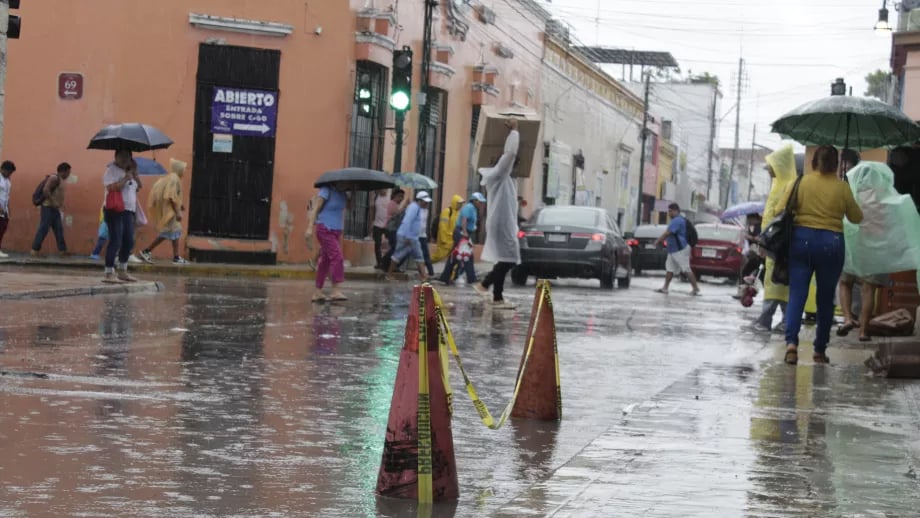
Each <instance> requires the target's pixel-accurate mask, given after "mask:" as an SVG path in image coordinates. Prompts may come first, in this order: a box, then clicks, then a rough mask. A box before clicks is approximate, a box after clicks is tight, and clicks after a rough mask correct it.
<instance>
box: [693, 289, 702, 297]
mask: <svg viewBox="0 0 920 518" xmlns="http://www.w3.org/2000/svg"><path fill="white" fill-rule="evenodd" d="M702 294H703V293H702V292H701V291H700V290H693V291H691V292H690V296H692V297H699V296H701V295H702Z"/></svg>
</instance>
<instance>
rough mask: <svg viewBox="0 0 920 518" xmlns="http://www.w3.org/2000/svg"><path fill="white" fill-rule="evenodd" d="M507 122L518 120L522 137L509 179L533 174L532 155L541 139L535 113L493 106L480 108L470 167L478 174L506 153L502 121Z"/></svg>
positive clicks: (504, 131)
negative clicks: (480, 169)
mask: <svg viewBox="0 0 920 518" xmlns="http://www.w3.org/2000/svg"><path fill="white" fill-rule="evenodd" d="M508 119H515V120H517V121H518V133H520V134H521V144H520V148H519V149H518V160H517V163H516V164H515V166H514V170H513V171H512V173H511V176H513V177H515V178H529V177H530V175H531V173H532V172H533V160H534V154H535V153H536V151H537V144H538V143H539V140H540V125H541V124H542V122H541V121H540V118H539V117H538V116H537V114H536V113H534V112H532V111H526V110H516V109H506V110H499V109H498V108H495V107H492V106H483V107H482V111H481V112H480V116H479V127H478V128H477V130H476V140H475V142H474V145H473V150H474V151H473V165H474V166H475V168H476V171H477V172H478V171H479V168H481V167H492V166H493V165H495V163H496V162H498V159H499V158H500V157H501V156H502V153H503V152H504V150H505V138H507V137H508V128H506V127H505V121H506V120H508Z"/></svg>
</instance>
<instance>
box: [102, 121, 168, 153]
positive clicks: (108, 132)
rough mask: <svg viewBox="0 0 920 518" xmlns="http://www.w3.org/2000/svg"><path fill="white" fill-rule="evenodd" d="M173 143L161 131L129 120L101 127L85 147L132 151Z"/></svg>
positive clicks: (152, 148)
mask: <svg viewBox="0 0 920 518" xmlns="http://www.w3.org/2000/svg"><path fill="white" fill-rule="evenodd" d="M172 144H173V141H172V140H170V138H169V137H167V136H166V135H164V134H163V132H162V131H160V130H158V129H156V128H154V127H152V126H148V125H146V124H138V123H136V122H129V123H125V124H113V125H111V126H106V127H105V128H102V130H101V131H99V133H96V136H95V137H93V138H92V140H90V141H89V146H87V149H103V150H109V151H117V150H119V149H128V150H130V151H134V152H142V151H152V150H154V149H166V148H168V147H169V146H171V145H172Z"/></svg>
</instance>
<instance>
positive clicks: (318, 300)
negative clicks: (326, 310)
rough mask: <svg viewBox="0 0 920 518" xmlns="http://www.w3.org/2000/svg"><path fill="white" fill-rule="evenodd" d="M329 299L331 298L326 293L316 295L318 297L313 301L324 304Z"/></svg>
mask: <svg viewBox="0 0 920 518" xmlns="http://www.w3.org/2000/svg"><path fill="white" fill-rule="evenodd" d="M328 300H329V299H327V298H326V297H325V296H324V295H318V296H316V297H313V300H312V302H313V303H314V304H323V303H324V302H326V301H328Z"/></svg>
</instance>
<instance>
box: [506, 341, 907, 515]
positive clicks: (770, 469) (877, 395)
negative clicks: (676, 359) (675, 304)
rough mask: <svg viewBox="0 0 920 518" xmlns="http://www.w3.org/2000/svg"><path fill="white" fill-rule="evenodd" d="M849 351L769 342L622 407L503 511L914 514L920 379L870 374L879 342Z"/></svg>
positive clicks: (848, 348) (849, 345)
mask: <svg viewBox="0 0 920 518" xmlns="http://www.w3.org/2000/svg"><path fill="white" fill-rule="evenodd" d="M881 340H882V339H880V340H879V341H880V342H881ZM840 345H841V347H832V348H831V349H830V350H829V353H828V354H829V355H830V356H831V359H832V362H833V364H832V365H830V366H822V365H814V364H812V362H811V361H810V360H805V361H802V362H801V363H800V364H799V365H798V366H797V367H792V366H788V365H785V364H783V363H782V356H783V347H782V344H781V343H779V342H776V343H773V342H771V344H770V346H769V348H768V349H765V350H764V351H763V353H764V355H765V356H768V358H767V359H764V358H762V360H763V361H755V363H754V365H750V364H748V365H714V364H705V365H703V366H702V367H700V368H698V369H696V370H694V371H693V372H691V373H689V374H688V375H687V376H685V377H684V378H683V379H681V380H679V381H678V382H676V383H674V384H673V385H672V386H671V387H669V388H668V389H666V390H665V391H664V392H662V393H660V394H658V395H657V396H656V397H654V398H652V399H650V400H648V401H645V402H641V403H639V404H637V405H636V406H635V407H634V408H628V409H623V410H621V409H617V408H614V409H611V413H616V414H617V415H618V416H619V419H618V422H617V424H615V425H613V426H612V427H611V428H610V429H609V430H608V431H607V432H605V433H603V434H602V435H601V436H599V437H598V438H597V439H595V440H594V441H592V442H591V443H590V444H589V445H588V446H587V447H586V448H585V449H584V450H583V451H582V452H581V453H579V454H578V455H576V456H575V457H574V458H572V459H571V460H570V461H569V462H567V463H566V464H565V465H563V466H562V467H560V468H559V469H558V470H556V471H555V472H554V473H553V474H552V475H551V476H550V477H549V478H548V479H547V480H545V481H542V482H538V483H536V484H534V485H533V486H531V487H530V488H529V489H528V490H527V491H525V492H523V493H522V494H520V495H518V496H517V497H516V498H515V499H513V500H512V501H511V502H509V503H508V504H507V505H506V506H505V507H503V508H502V509H501V510H500V511H499V512H498V513H497V515H496V516H500V517H505V516H507V517H512V516H513V517H521V516H610V515H617V516H662V517H664V516H701V517H702V516H706V517H709V516H913V515H915V513H916V510H917V508H918V507H920V492H918V491H917V486H916V484H917V481H916V477H917V472H918V469H920V443H918V442H917V441H918V433H917V428H916V423H918V422H920V404H918V401H920V399H918V398H920V383H918V382H916V381H915V380H884V379H879V378H874V377H871V376H867V375H866V367H865V366H863V361H864V360H865V359H866V358H867V357H868V356H869V354H871V352H872V349H874V347H873V348H870V347H869V346H866V345H863V344H859V345H857V344H852V343H850V342H849V341H848V342H845V343H841V344H840ZM876 345H877V344H876ZM803 353H804V354H803V355H802V357H803V358H810V356H811V351H810V347H803Z"/></svg>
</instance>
